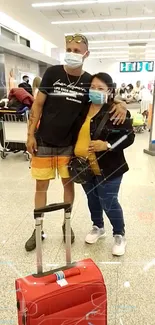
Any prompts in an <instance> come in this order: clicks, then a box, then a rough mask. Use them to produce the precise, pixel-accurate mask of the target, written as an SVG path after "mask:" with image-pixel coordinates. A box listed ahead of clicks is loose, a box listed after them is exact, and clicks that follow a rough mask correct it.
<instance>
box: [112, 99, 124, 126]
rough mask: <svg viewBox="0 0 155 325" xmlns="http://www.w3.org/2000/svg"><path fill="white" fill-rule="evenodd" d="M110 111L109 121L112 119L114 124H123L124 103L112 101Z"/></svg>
mask: <svg viewBox="0 0 155 325" xmlns="http://www.w3.org/2000/svg"><path fill="white" fill-rule="evenodd" d="M110 113H114V114H113V115H112V117H111V121H113V124H114V125H116V124H117V125H119V124H123V123H124V121H125V119H126V114H127V109H126V103H125V102H119V103H114V104H113V106H112V109H111V111H110Z"/></svg>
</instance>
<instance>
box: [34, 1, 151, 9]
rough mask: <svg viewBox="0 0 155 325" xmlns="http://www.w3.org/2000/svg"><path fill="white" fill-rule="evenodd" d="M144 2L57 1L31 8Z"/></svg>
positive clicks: (42, 3) (37, 4)
mask: <svg viewBox="0 0 155 325" xmlns="http://www.w3.org/2000/svg"><path fill="white" fill-rule="evenodd" d="M145 1H146V0H84V1H82V0H77V1H59V2H54V1H53V2H40V3H33V4H32V7H34V8H47V7H63V6H78V5H89V4H94V5H97V4H101V3H108V4H110V3H118V4H120V3H125V2H126V3H133V2H137V3H140V2H142V3H144V4H145ZM149 1H150V2H154V0H149Z"/></svg>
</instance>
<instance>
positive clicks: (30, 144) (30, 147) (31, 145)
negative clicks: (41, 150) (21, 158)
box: [26, 136, 37, 156]
mask: <svg viewBox="0 0 155 325" xmlns="http://www.w3.org/2000/svg"><path fill="white" fill-rule="evenodd" d="M26 147H27V151H28V152H29V153H30V154H31V155H32V156H34V155H35V153H36V152H37V141H36V139H35V137H34V136H28V139H27V144H26Z"/></svg>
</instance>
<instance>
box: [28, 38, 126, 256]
mask: <svg viewBox="0 0 155 325" xmlns="http://www.w3.org/2000/svg"><path fill="white" fill-rule="evenodd" d="M88 56H89V50H88V40H87V38H86V37H85V36H83V35H80V34H76V35H71V36H67V37H66V55H65V62H66V66H62V65H57V66H52V67H50V68H48V69H47V71H46V72H45V75H44V77H43V80H42V83H41V86H40V91H39V93H38V96H37V98H36V100H35V102H34V104H33V107H32V110H31V116H30V122H29V129H28V140H27V149H28V151H29V152H30V153H31V154H32V168H31V171H32V176H33V177H34V178H35V179H36V193H35V208H40V207H43V206H45V205H46V200H47V190H48V187H49V182H50V180H51V179H54V178H55V176H56V172H58V173H59V175H60V177H61V179H62V184H63V187H64V202H66V203H71V204H73V201H74V184H73V182H72V181H71V179H70V178H69V173H68V168H67V165H68V162H69V160H70V157H71V155H72V152H73V146H74V143H75V139H74V138H75V137H74V125H75V123H76V120H77V118H78V117H79V116H80V114H82V113H83V112H84V111H85V109H86V104H87V102H88V89H89V85H90V80H91V75H90V74H89V73H87V72H85V71H83V70H82V66H83V62H84V60H85V59H86V58H87V57H88ZM113 111H114V115H113V118H114V119H115V118H118V119H119V121H120V123H121V122H122V123H123V121H124V119H125V117H126V109H124V105H123V104H122V105H121V104H119V103H118V104H116V105H115V107H114V109H113ZM118 119H117V121H118ZM39 121H40V124H39V128H38V130H37V132H36V128H37V125H38V122H39ZM35 132H36V133H35ZM62 230H63V238H64V241H65V223H64V224H63V226H62ZM43 239H44V232H43V230H42V240H43ZM71 239H72V243H73V242H74V239H75V236H74V232H73V230H71ZM35 247H36V238H35V230H34V231H33V234H32V236H31V237H30V238H29V240H28V241H27V242H26V245H25V248H26V250H27V251H32V250H33V249H34V248H35Z"/></svg>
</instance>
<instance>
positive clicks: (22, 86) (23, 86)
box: [18, 82, 32, 95]
mask: <svg viewBox="0 0 155 325" xmlns="http://www.w3.org/2000/svg"><path fill="white" fill-rule="evenodd" d="M18 87H19V88H24V89H25V90H26V91H27V92H28V93H29V94H30V95H32V87H31V85H30V84H28V83H27V82H22V83H21V84H19V85H18Z"/></svg>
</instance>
